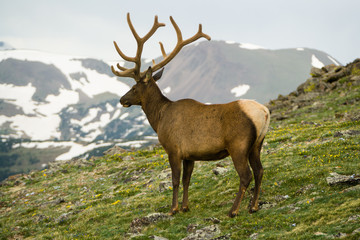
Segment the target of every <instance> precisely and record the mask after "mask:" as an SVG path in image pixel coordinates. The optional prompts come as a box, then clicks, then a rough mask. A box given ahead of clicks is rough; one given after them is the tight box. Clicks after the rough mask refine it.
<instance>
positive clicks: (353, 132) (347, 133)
mask: <svg viewBox="0 0 360 240" xmlns="http://www.w3.org/2000/svg"><path fill="white" fill-rule="evenodd" d="M343 116H344V115H343ZM356 135H360V131H359V130H345V131H339V132H336V133H335V134H334V137H342V136H347V137H348V136H356Z"/></svg>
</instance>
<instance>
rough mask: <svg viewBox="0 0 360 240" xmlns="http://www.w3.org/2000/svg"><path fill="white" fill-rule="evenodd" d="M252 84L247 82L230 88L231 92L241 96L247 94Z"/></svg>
mask: <svg viewBox="0 0 360 240" xmlns="http://www.w3.org/2000/svg"><path fill="white" fill-rule="evenodd" d="M249 89H250V86H249V85H247V84H240V85H239V86H237V87H234V88H233V89H231V90H230V92H231V93H233V94H234V95H235V97H241V96H242V95H245V94H246V93H247V91H249Z"/></svg>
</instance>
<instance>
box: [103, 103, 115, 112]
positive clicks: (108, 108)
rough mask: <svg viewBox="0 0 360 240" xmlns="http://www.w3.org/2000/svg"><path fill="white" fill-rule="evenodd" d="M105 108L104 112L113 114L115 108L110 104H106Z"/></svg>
mask: <svg viewBox="0 0 360 240" xmlns="http://www.w3.org/2000/svg"><path fill="white" fill-rule="evenodd" d="M105 107H106V111H108V112H113V111H114V110H115V108H114V107H113V106H112V105H111V104H110V103H106V105H105Z"/></svg>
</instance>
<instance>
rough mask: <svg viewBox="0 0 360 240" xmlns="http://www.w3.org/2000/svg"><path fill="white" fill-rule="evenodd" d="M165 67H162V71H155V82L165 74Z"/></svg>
mask: <svg viewBox="0 0 360 240" xmlns="http://www.w3.org/2000/svg"><path fill="white" fill-rule="evenodd" d="M164 69H165V68H162V69H161V70H160V71H158V72H157V73H155V75H154V76H153V78H154V80H155V82H156V81H157V80H159V79H160V78H161V76H162V74H163V72H164Z"/></svg>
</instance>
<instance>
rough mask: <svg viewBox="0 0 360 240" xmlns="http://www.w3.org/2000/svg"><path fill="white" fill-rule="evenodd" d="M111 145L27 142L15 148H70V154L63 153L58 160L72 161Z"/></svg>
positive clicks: (15, 145)
mask: <svg viewBox="0 0 360 240" xmlns="http://www.w3.org/2000/svg"><path fill="white" fill-rule="evenodd" d="M110 145H111V143H90V144H87V145H82V144H80V143H74V142H52V141H46V142H25V143H21V144H14V146H13V148H19V147H23V148H36V149H47V148H70V149H69V151H68V152H66V153H63V154H61V155H59V156H57V157H56V160H71V159H72V158H74V157H77V156H79V155H81V154H84V153H86V152H88V151H90V150H92V149H95V148H99V147H105V146H110Z"/></svg>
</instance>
